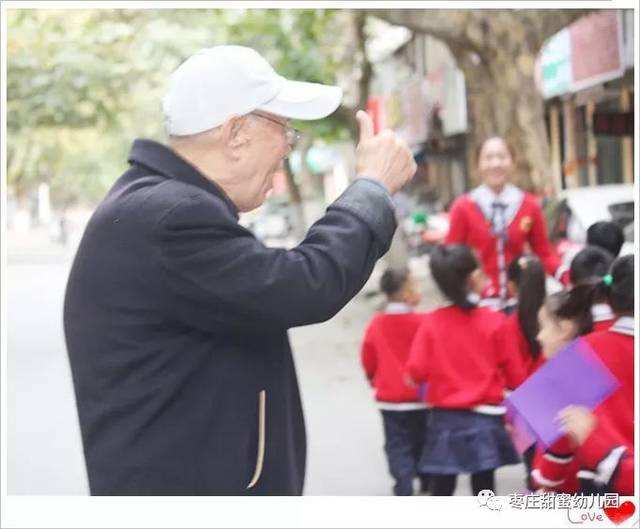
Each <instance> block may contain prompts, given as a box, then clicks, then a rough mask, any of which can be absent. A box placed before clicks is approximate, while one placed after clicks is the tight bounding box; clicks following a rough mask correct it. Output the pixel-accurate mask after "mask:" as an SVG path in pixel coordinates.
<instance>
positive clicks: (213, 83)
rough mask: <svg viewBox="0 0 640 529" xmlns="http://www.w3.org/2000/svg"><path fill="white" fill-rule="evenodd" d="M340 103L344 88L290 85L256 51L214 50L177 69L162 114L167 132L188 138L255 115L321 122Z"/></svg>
mask: <svg viewBox="0 0 640 529" xmlns="http://www.w3.org/2000/svg"><path fill="white" fill-rule="evenodd" d="M341 100H342V89H341V88H340V87H338V86H329V85H323V84H317V83H304V82H300V81H290V80H288V79H285V78H284V77H282V76H280V75H278V74H277V73H276V72H275V70H274V69H273V68H272V67H271V65H270V64H269V63H268V62H267V61H266V60H265V59H264V57H262V56H261V55H260V54H259V53H258V52H257V51H255V50H253V49H251V48H246V47H244V46H215V47H213V48H206V49H203V50H200V51H199V52H197V53H196V54H195V55H192V56H191V57H189V58H188V59H187V60H186V61H185V62H183V63H182V64H181V65H180V66H178V68H177V69H176V70H175V71H174V72H173V74H172V75H171V80H170V82H169V89H168V91H167V94H166V95H165V97H164V99H163V101H162V108H163V111H164V116H165V123H166V128H167V132H168V133H169V134H170V135H172V136H186V135H189V134H196V133H198V132H203V131H205V130H209V129H212V128H214V127H217V126H218V125H221V124H222V123H224V122H225V121H226V120H227V119H229V118H230V117H231V116H242V115H245V114H248V113H250V112H253V111H254V110H262V111H264V112H269V113H271V114H275V115H277V116H282V117H284V118H292V119H303V120H311V119H320V118H323V117H325V116H328V115H329V114H331V113H332V112H334V111H335V110H336V108H338V105H340V102H341Z"/></svg>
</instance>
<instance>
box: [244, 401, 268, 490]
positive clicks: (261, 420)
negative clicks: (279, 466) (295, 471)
mask: <svg viewBox="0 0 640 529" xmlns="http://www.w3.org/2000/svg"><path fill="white" fill-rule="evenodd" d="M266 410H267V392H266V391H265V390H264V389H263V390H262V391H260V393H258V450H257V457H256V466H255V470H254V471H253V477H252V478H251V481H250V482H249V484H248V485H247V488H248V489H250V488H251V487H253V486H254V485H255V484H256V483H257V482H258V480H259V479H260V475H261V474H262V467H263V465H264V448H265V435H266V428H267V424H266V421H267V417H266Z"/></svg>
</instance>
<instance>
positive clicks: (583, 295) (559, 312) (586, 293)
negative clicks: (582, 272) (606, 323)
mask: <svg viewBox="0 0 640 529" xmlns="http://www.w3.org/2000/svg"><path fill="white" fill-rule="evenodd" d="M602 288H603V282H602V281H601V280H600V281H597V282H589V283H582V284H580V285H576V286H575V287H573V288H572V289H571V290H568V291H563V292H558V293H557V294H554V296H557V302H556V303H555V304H554V305H555V306H553V307H552V312H553V314H554V316H555V317H557V318H560V319H563V320H571V321H574V322H575V323H576V326H577V334H578V335H579V336H581V335H583V334H588V333H590V332H591V331H592V330H593V315H592V312H591V306H592V305H593V300H594V299H595V298H596V296H597V295H598V293H601V292H602Z"/></svg>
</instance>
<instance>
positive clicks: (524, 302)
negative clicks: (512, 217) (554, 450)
mask: <svg viewBox="0 0 640 529" xmlns="http://www.w3.org/2000/svg"><path fill="white" fill-rule="evenodd" d="M507 288H508V290H509V295H510V296H511V297H512V299H515V300H517V305H514V306H513V307H514V309H515V311H514V312H511V313H510V314H508V315H507V318H506V320H505V322H504V324H503V325H502V330H501V331H500V336H499V342H500V347H502V348H503V350H504V353H503V354H504V355H507V354H510V353H511V354H514V353H515V354H516V355H517V357H518V359H519V360H520V361H521V362H522V366H523V369H524V371H525V373H526V376H527V377H529V376H531V375H532V374H533V373H534V372H535V371H536V370H537V369H538V368H539V367H540V366H541V365H542V364H543V363H544V357H543V356H542V351H541V350H540V344H539V343H538V340H537V339H536V336H537V334H538V331H539V330H540V329H539V327H538V311H539V310H540V307H541V306H542V304H543V303H544V299H545V296H546V277H545V270H544V268H543V266H542V263H541V262H540V259H538V258H537V257H536V256H535V255H523V256H521V257H519V258H517V259H514V260H513V261H511V263H510V264H509V267H508V268H507ZM534 453H535V445H532V446H531V447H529V448H528V449H527V450H526V451H525V452H524V453H523V454H522V459H523V460H524V464H525V467H526V480H525V481H526V483H527V486H528V487H529V488H532V483H531V480H530V475H531V470H532V461H533V455H534Z"/></svg>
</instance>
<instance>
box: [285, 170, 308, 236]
mask: <svg viewBox="0 0 640 529" xmlns="http://www.w3.org/2000/svg"><path fill="white" fill-rule="evenodd" d="M284 172H285V175H286V177H287V189H288V190H289V202H290V203H291V211H292V213H293V226H292V228H293V235H294V237H295V239H296V241H297V242H300V241H301V240H302V239H304V236H305V233H306V232H307V223H306V220H305V215H304V208H303V206H302V194H301V193H300V188H299V187H298V184H297V182H296V180H295V178H294V177H293V171H292V170H291V164H290V162H289V158H285V160H284Z"/></svg>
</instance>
